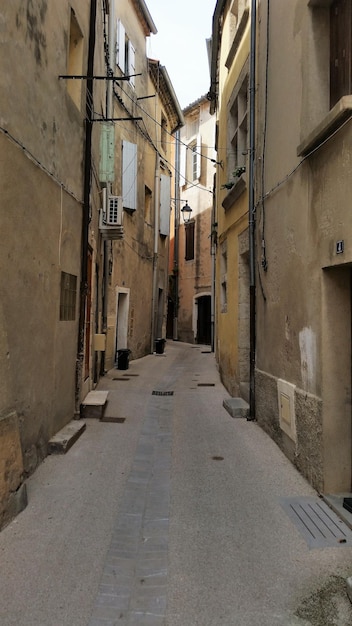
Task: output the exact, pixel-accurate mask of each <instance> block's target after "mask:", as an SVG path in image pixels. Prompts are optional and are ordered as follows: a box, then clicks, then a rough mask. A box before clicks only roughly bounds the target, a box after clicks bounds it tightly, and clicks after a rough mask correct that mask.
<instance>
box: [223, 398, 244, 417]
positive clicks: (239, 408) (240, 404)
mask: <svg viewBox="0 0 352 626" xmlns="http://www.w3.org/2000/svg"><path fill="white" fill-rule="evenodd" d="M222 405H223V407H224V408H225V409H226V411H227V412H228V413H229V414H230V415H231V417H242V418H245V419H247V418H248V417H249V404H248V402H246V401H245V400H243V398H225V400H224V401H223V403H222Z"/></svg>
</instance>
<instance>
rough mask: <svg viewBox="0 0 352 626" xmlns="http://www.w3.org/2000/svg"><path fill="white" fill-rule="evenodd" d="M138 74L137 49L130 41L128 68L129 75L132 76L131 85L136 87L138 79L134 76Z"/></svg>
mask: <svg viewBox="0 0 352 626" xmlns="http://www.w3.org/2000/svg"><path fill="white" fill-rule="evenodd" d="M135 73H136V49H135V48H134V46H133V45H132V43H131V41H130V40H128V68H127V75H128V76H131V78H130V85H131V86H132V87H135V84H136V78H135V76H134V74H135Z"/></svg>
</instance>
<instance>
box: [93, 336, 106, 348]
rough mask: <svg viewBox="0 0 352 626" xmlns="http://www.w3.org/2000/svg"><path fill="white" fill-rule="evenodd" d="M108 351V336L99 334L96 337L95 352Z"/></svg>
mask: <svg viewBox="0 0 352 626" xmlns="http://www.w3.org/2000/svg"><path fill="white" fill-rule="evenodd" d="M105 349H106V335H104V334H97V335H94V350H95V351H96V352H105Z"/></svg>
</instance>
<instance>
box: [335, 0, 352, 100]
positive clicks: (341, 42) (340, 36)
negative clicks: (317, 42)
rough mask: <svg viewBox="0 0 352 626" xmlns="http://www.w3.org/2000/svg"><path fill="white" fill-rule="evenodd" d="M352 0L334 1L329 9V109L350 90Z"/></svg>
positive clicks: (349, 92)
mask: <svg viewBox="0 0 352 626" xmlns="http://www.w3.org/2000/svg"><path fill="white" fill-rule="evenodd" d="M351 5H352V0H334V2H333V3H332V5H331V8H330V107H333V106H334V105H335V104H336V102H338V100H340V98H342V96H345V95H347V94H351V90H352V63H351V39H352V11H351Z"/></svg>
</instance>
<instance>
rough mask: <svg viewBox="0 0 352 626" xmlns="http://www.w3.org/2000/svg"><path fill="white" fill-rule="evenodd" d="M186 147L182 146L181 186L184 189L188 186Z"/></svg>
mask: <svg viewBox="0 0 352 626" xmlns="http://www.w3.org/2000/svg"><path fill="white" fill-rule="evenodd" d="M186 150H187V148H186V146H185V144H181V146H180V186H181V187H184V185H185V184H186Z"/></svg>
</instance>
